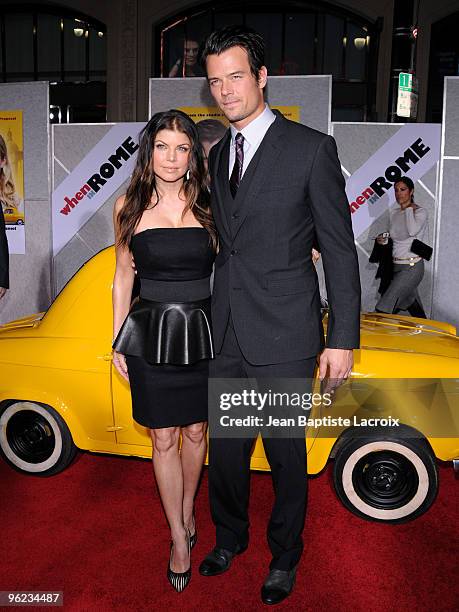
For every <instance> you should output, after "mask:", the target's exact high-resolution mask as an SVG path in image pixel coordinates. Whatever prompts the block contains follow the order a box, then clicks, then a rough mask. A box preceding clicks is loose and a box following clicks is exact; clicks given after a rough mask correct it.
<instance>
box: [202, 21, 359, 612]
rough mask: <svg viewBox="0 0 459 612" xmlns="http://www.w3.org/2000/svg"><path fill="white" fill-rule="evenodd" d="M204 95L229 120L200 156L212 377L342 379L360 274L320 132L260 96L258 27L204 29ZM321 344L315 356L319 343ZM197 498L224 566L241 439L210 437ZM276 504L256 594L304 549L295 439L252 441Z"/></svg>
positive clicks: (332, 158)
mask: <svg viewBox="0 0 459 612" xmlns="http://www.w3.org/2000/svg"><path fill="white" fill-rule="evenodd" d="M202 63H203V65H204V66H205V68H206V72H207V79H208V83H209V87H210V91H211V93H212V95H213V97H214V99H215V101H216V103H217V104H218V106H219V107H220V108H221V110H222V111H223V113H224V114H225V116H226V117H227V119H228V120H229V122H230V129H229V130H228V131H227V134H226V136H225V137H224V138H223V139H222V140H221V141H220V142H219V143H218V144H217V145H215V146H214V147H213V148H212V150H211V152H210V157H209V167H210V173H211V188H212V212H213V215H214V218H215V223H216V226H217V229H218V232H219V235H220V250H219V253H218V255H217V258H216V262H215V277H214V289H213V296H212V321H213V329H214V342H215V352H216V358H215V360H214V361H212V362H211V371H210V376H211V377H213V378H244V377H247V378H255V379H261V378H301V379H311V378H312V377H313V373H314V368H315V365H316V360H317V356H318V354H319V353H321V356H320V362H319V368H320V377H321V378H322V379H323V378H325V377H327V378H330V379H335V381H342V380H344V379H346V378H347V377H348V376H349V374H350V372H351V370H352V365H353V353H352V349H354V348H358V346H359V323H360V282H359V271H358V262H357V254H356V250H355V246H354V237H353V233H352V225H351V218H350V212H349V205H348V202H347V199H346V195H345V191H344V180H343V176H342V174H341V169H340V163H339V160H338V156H337V151H336V145H335V141H334V140H333V138H331V137H330V136H328V135H326V134H322V133H321V132H318V131H316V130H313V129H310V128H308V127H306V126H304V125H300V124H298V123H294V122H292V121H289V120H287V119H285V118H284V117H283V116H282V115H281V114H280V113H278V112H276V111H275V112H273V111H272V110H271V109H270V108H269V106H268V105H267V104H265V101H264V87H265V85H266V81H267V70H266V67H265V65H264V43H263V39H262V38H261V36H260V35H258V34H257V33H255V32H253V31H252V30H250V29H248V28H245V27H242V26H229V27H226V28H223V29H222V30H219V31H217V32H214V33H213V34H211V35H210V37H209V38H208V40H207V41H206V43H205V45H204V47H203V51H202ZM315 237H316V239H317V242H318V245H319V247H320V251H321V255H322V258H323V265H324V270H325V276H326V283H327V291H328V300H329V304H330V314H329V322H328V330H327V342H326V346H325V348H324V334H323V329H322V320H321V310H320V295H319V289H318V281H317V275H316V272H315V268H314V265H313V262H312V259H311V250H312V246H313V242H314V239H315ZM321 351H322V352H321ZM210 434H211V440H210V445H209V495H210V505H211V511H212V519H213V521H214V523H215V526H216V547H215V548H214V549H213V550H212V551H211V552H210V553H209V554H208V555H207V557H206V558H205V559H204V561H203V562H202V563H201V566H200V572H201V574H203V575H205V576H214V575H217V574H221V573H223V572H224V571H226V570H227V569H228V568H229V566H230V564H231V562H232V560H233V558H234V556H235V555H237V554H238V553H240V552H243V551H244V550H245V548H246V547H247V544H248V526H249V519H248V511H247V509H248V499H249V465H250V452H251V449H252V446H253V437H252V438H251V437H247V438H243V439H241V438H230V437H228V438H217V437H212V431H211V432H210ZM263 445H264V447H265V451H266V456H267V458H268V461H269V463H270V466H271V473H272V478H273V484H274V492H275V502H274V506H273V509H272V514H271V519H270V522H269V525H268V543H269V546H270V549H271V553H272V561H271V565H270V572H269V575H268V577H267V578H266V580H265V582H264V584H263V587H262V590H261V597H262V600H263V602H264V603H266V604H275V603H279V602H280V601H282V600H283V599H285V597H287V596H288V595H289V594H290V592H291V591H292V588H293V584H294V581H295V573H296V568H297V565H298V562H299V560H300V557H301V553H302V550H303V542H302V537H301V534H302V531H303V527H304V517H305V510H306V494H307V479H306V445H305V439H304V436H303V437H302V438H299V437H297V438H293V437H292V438H287V439H285V438H284V439H279V438H275V437H273V438H269V437H264V438H263Z"/></svg>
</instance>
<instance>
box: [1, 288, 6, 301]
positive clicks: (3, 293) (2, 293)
mask: <svg viewBox="0 0 459 612" xmlns="http://www.w3.org/2000/svg"><path fill="white" fill-rule="evenodd" d="M5 293H6V287H0V300H1V299H2V297H3V296H4V295H5Z"/></svg>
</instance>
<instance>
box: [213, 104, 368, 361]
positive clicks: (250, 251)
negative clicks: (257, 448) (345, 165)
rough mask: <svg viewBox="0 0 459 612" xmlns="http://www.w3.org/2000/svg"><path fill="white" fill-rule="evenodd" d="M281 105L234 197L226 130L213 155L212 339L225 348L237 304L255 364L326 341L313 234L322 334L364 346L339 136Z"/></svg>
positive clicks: (306, 351)
mask: <svg viewBox="0 0 459 612" xmlns="http://www.w3.org/2000/svg"><path fill="white" fill-rule="evenodd" d="M275 112H276V111H275ZM276 115H277V117H276V120H275V121H274V123H273V124H272V125H271V126H270V128H269V130H268V132H267V133H266V135H265V137H264V139H263V141H262V143H261V145H260V148H259V149H258V151H257V153H256V154H255V156H254V158H253V159H252V161H251V162H250V164H249V166H248V167H247V169H246V171H245V173H244V176H243V178H242V181H241V184H240V186H239V190H238V193H237V196H236V198H235V199H234V200H233V199H232V197H231V195H230V192H229V187H228V181H229V178H228V163H229V161H228V159H229V158H228V156H229V146H230V133H229V130H228V133H227V134H226V136H225V137H224V138H223V139H222V140H221V141H220V142H219V143H217V144H216V145H215V146H214V147H213V148H212V150H211V152H210V157H209V164H210V172H211V180H212V183H211V184H212V212H213V215H214V218H215V223H216V226H217V229H218V232H219V234H220V251H219V253H218V255H217V258H216V262H215V276H214V288H213V295H212V321H213V329H214V342H215V349H216V351H217V352H219V351H220V350H221V346H222V342H223V336H224V333H225V329H226V325H227V321H228V316H229V313H230V312H231V316H232V320H233V324H234V328H235V331H236V336H237V339H238V342H239V345H240V347H241V350H242V352H243V354H244V356H245V358H246V359H247V360H248V361H249V362H251V363H253V364H255V365H264V364H273V363H283V362H286V361H293V360H299V359H304V358H307V357H312V356H314V355H317V354H318V353H319V352H320V351H321V349H322V348H323V345H324V335H323V329H322V320H321V311H320V296H319V288H318V281H317V275H316V271H315V267H314V264H313V263H312V259H311V248H312V246H313V241H314V238H315V236H316V238H317V242H318V245H319V247H320V251H321V254H322V258H323V266H324V271H325V276H326V283H327V294H328V300H329V305H330V313H329V323H328V331H327V343H326V344H327V346H328V347H334V348H357V347H358V346H359V327H360V281H359V268H358V261H357V253H356V249H355V245H354V236H353V232H352V225H351V216H350V212H349V205H348V201H347V198H346V194H345V191H344V179H343V176H342V173H341V168H340V163H339V160H338V155H337V151H336V144H335V141H334V139H333V138H332V137H330V136H327V135H326V134H322V133H321V132H318V131H316V130H313V129H310V128H308V127H306V126H304V125H301V124H298V123H295V122H293V121H289V120H287V119H285V118H284V117H283V116H282V115H281V114H280V113H278V112H276Z"/></svg>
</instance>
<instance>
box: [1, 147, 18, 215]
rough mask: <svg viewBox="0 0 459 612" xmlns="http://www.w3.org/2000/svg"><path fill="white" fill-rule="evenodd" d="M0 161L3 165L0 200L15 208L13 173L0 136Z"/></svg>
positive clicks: (6, 149)
mask: <svg viewBox="0 0 459 612" xmlns="http://www.w3.org/2000/svg"><path fill="white" fill-rule="evenodd" d="M0 161H4V162H5V165H4V166H3V167H0V200H2V202H4V203H5V204H7V205H9V206H16V204H17V196H16V187H15V185H14V179H13V172H12V170H11V166H10V161H9V159H8V148H7V146H6V142H5V140H4V138H3V136H1V135H0Z"/></svg>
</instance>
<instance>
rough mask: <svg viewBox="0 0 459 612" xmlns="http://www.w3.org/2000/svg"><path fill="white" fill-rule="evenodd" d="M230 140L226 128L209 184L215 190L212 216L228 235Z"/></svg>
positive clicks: (219, 144)
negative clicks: (226, 208) (226, 206)
mask: <svg viewBox="0 0 459 612" xmlns="http://www.w3.org/2000/svg"><path fill="white" fill-rule="evenodd" d="M230 140H231V136H230V130H228V131H227V133H226V135H225V136H224V137H223V138H222V140H221V141H220V142H219V143H218V145H217V146H218V149H217V153H216V155H215V162H214V168H213V169H212V173H213V177H212V178H213V180H212V185H211V189H212V190H213V191H215V193H214V195H213V197H212V201H213V202H214V203H215V207H214V209H213V210H212V213H213V215H214V217H216V221H217V225H220V227H223V228H224V229H225V230H226V233H227V235H228V236H230V235H231V234H230V227H229V224H228V217H227V215H226V211H225V199H226V198H225V188H226V187H225V181H226V182H228V180H229V178H228V164H229V147H230ZM219 221H220V223H219ZM217 229H218V228H217Z"/></svg>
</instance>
